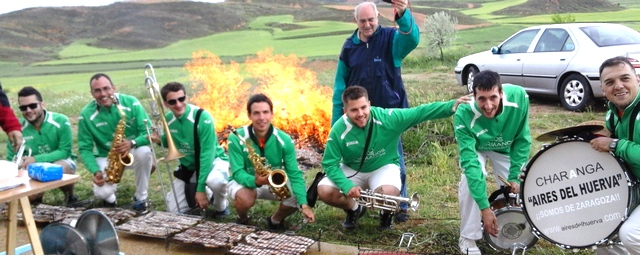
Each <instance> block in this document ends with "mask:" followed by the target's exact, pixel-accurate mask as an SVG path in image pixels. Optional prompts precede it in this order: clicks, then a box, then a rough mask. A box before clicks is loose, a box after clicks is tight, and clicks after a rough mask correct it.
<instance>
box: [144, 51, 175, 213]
mask: <svg viewBox="0 0 640 255" xmlns="http://www.w3.org/2000/svg"><path fill="white" fill-rule="evenodd" d="M144 75H145V79H144V85H145V88H146V89H147V92H148V94H149V97H151V102H149V106H150V109H151V118H152V119H153V121H154V124H152V126H151V129H153V131H156V132H157V133H158V135H159V136H160V137H162V133H163V132H164V134H165V137H166V140H167V144H166V145H167V146H166V155H165V156H164V157H162V158H160V159H157V158H156V154H155V152H156V150H155V145H154V142H153V141H151V131H150V130H149V129H147V137H148V139H149V144H150V146H151V150H152V153H151V155H153V156H152V157H153V161H154V162H155V163H156V164H157V163H158V162H159V161H162V162H165V165H166V167H167V169H171V168H170V166H169V161H172V160H176V159H179V158H182V157H184V154H182V153H180V151H178V150H177V149H176V146H175V144H174V142H173V138H172V137H171V132H170V131H169V125H168V124H167V120H166V119H165V112H164V107H163V106H162V96H161V95H160V88H159V87H160V86H159V85H158V82H157V80H156V73H155V71H154V70H153V66H152V65H151V64H149V63H147V64H146V65H145V67H144ZM145 125H146V121H145ZM160 142H161V143H162V139H160ZM161 147H163V148H164V147H165V146H164V144H161ZM158 170H159V169H158ZM161 173H162V171H160V170H159V171H158V180H159V181H160V188H161V189H162V197H163V198H164V201H165V205H166V201H167V197H166V196H167V195H166V194H167V193H166V191H165V188H164V181H163V178H162V174H161ZM169 184H170V185H171V191H172V192H171V193H173V198H174V199H175V202H176V207H177V209H178V212H180V205H179V203H178V196H177V195H176V190H175V188H174V186H173V177H172V175H171V172H169Z"/></svg>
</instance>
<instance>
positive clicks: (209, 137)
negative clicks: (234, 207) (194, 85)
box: [152, 82, 229, 218]
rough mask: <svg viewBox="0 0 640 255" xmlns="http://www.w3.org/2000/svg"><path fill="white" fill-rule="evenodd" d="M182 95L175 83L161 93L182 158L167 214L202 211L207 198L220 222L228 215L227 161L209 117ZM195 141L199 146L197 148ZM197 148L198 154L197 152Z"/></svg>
mask: <svg viewBox="0 0 640 255" xmlns="http://www.w3.org/2000/svg"><path fill="white" fill-rule="evenodd" d="M185 91H186V90H185V87H184V85H182V84H181V83H178V82H170V83H167V84H166V85H164V86H163V87H162V89H161V90H160V94H161V96H162V100H163V102H164V106H165V107H166V108H168V109H169V110H171V111H170V112H169V113H167V114H166V116H165V119H166V121H167V125H168V126H169V130H170V132H171V137H172V140H173V143H174V144H175V146H176V148H177V150H178V151H179V152H181V153H182V154H183V155H185V156H184V157H182V158H180V159H179V160H180V166H179V167H178V169H177V170H176V172H174V175H175V176H176V177H177V178H176V179H175V180H174V182H173V189H174V191H175V194H176V196H175V197H174V195H173V193H169V194H167V196H166V199H167V201H166V202H167V211H169V212H186V211H188V210H189V209H192V208H194V207H198V208H201V209H205V208H207V206H209V197H211V196H213V203H214V205H213V209H214V210H215V212H214V216H215V217H216V218H222V217H225V216H227V215H228V214H229V210H228V208H227V204H228V202H227V179H228V178H229V158H228V157H227V155H226V154H225V153H224V149H223V148H222V147H221V146H220V144H219V143H218V137H217V136H216V128H215V126H214V121H213V118H212V117H211V114H209V113H208V112H207V111H205V110H204V109H201V108H199V107H197V106H195V105H192V104H189V97H188V96H187V94H186V93H185ZM199 111H200V116H198V112H199ZM195 121H198V122H197V123H196V122H195ZM194 126H195V127H197V133H194V131H195V130H194ZM155 134H156V133H155V132H154V135H155ZM196 139H197V140H196ZM152 140H153V141H154V142H156V141H157V142H160V140H158V139H157V136H155V137H154V136H153V135H152ZM196 141H198V143H199V145H198V146H196ZM162 144H163V145H165V146H167V136H166V134H164V135H163V136H162ZM198 148H199V151H196V149H198ZM196 155H197V156H198V158H196ZM172 192H173V191H172ZM176 197H177V199H178V201H177V205H176V201H175V200H176Z"/></svg>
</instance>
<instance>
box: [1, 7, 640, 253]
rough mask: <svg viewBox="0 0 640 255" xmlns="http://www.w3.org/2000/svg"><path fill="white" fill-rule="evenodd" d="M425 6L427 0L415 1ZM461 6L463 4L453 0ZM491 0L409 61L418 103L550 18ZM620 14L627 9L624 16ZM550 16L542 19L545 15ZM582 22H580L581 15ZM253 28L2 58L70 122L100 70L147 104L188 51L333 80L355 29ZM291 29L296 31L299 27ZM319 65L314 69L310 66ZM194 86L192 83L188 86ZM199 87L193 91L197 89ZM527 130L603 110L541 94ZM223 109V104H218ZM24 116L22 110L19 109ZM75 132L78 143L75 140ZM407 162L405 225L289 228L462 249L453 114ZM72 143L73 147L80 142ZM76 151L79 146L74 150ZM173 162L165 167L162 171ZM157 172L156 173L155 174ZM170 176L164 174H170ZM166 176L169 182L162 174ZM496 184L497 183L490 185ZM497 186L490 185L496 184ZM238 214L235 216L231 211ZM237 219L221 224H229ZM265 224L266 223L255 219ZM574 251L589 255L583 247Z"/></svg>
mask: <svg viewBox="0 0 640 255" xmlns="http://www.w3.org/2000/svg"><path fill="white" fill-rule="evenodd" d="M416 2H419V3H420V4H424V5H428V3H429V2H430V1H416ZM457 2H462V1H457ZM480 2H485V4H484V5H483V6H484V7H483V8H479V9H471V10H462V11H463V12H464V13H465V14H467V15H472V16H474V17H481V18H484V19H487V23H492V25H489V26H485V27H480V28H474V29H467V30H462V31H460V33H459V36H458V38H459V39H458V40H457V41H456V42H455V43H454V45H453V46H452V47H451V48H449V49H447V52H446V54H445V61H444V62H440V61H437V60H434V57H432V56H430V55H429V53H428V52H426V50H425V48H424V46H422V45H420V46H419V47H418V49H416V50H415V51H414V52H413V53H412V54H411V55H410V56H409V57H408V58H407V59H406V60H405V62H404V66H403V70H404V73H405V76H404V77H405V83H406V86H407V91H408V93H409V98H410V101H411V104H412V105H417V104H421V103H427V102H434V101H443V100H449V99H452V98H457V97H459V96H461V95H463V94H464V93H465V92H464V91H465V90H464V88H463V87H460V86H456V85H455V79H454V77H453V66H454V65H455V62H456V61H457V59H458V58H459V57H461V56H464V55H467V54H470V53H474V52H478V51H482V50H487V49H489V47H491V46H494V45H497V44H499V43H500V42H501V41H502V40H504V39H505V38H506V37H507V36H509V35H511V34H513V33H514V32H515V31H518V30H519V29H522V28H524V27H526V26H527V25H526V24H530V23H548V22H550V18H549V16H544V15H539V16H531V17H510V18H505V17H502V16H495V15H491V14H490V12H492V11H495V10H499V9H502V8H506V7H509V6H513V5H517V4H519V3H523V2H525V1H523V0H506V1H480ZM615 2H619V3H620V4H621V5H625V6H628V7H636V8H638V7H637V4H635V1H631V0H626V1H624V0H620V1H615ZM637 12H638V9H630V10H626V11H622V12H609V13H592V14H572V15H573V16H574V17H576V19H577V20H578V21H615V22H622V23H625V24H629V25H630V26H631V27H634V28H636V29H638V28H639V27H638V25H636V24H637V23H627V22H628V21H632V18H633V17H637V14H638V13H637ZM621 13H622V14H624V15H621ZM545 19H546V21H545ZM583 19H584V20H583ZM250 27H251V28H252V29H251V30H246V31H233V32H226V33H220V34H215V35H211V36H207V37H203V38H199V39H194V40H185V41H181V42H178V43H175V44H173V45H169V46H167V47H165V48H161V49H149V50H142V51H125V50H110V49H101V48H95V47H90V46H87V45H86V44H85V43H84V42H82V41H80V42H76V43H74V44H72V45H70V46H68V47H67V48H65V49H63V50H62V51H61V52H60V53H59V60H56V61H48V62H42V63H36V64H34V65H30V66H22V65H19V64H15V63H6V62H3V63H0V76H2V77H3V78H2V85H3V88H4V89H5V90H7V91H8V95H9V97H10V98H11V99H12V105H13V106H14V108H17V107H15V106H16V101H15V99H16V92H17V91H18V89H19V88H20V87H22V86H26V85H30V86H34V87H36V88H38V89H40V90H41V91H42V92H43V95H44V100H45V101H46V102H47V108H48V109H49V110H51V111H56V112H61V113H64V114H66V115H68V116H69V117H71V120H72V125H73V126H74V127H75V126H76V125H77V116H78V112H79V111H80V109H81V108H82V107H83V106H84V105H85V104H86V103H88V102H89V101H90V100H92V98H91V96H90V94H89V90H88V82H89V81H88V79H89V77H90V76H91V75H92V74H94V73H95V72H106V73H108V74H109V75H110V76H111V77H112V78H113V81H114V83H115V84H116V86H117V89H118V91H119V92H122V93H126V94H131V95H134V96H137V97H138V98H140V99H141V100H142V101H144V103H145V105H146V103H147V101H149V100H148V99H147V96H146V91H145V90H144V87H143V83H144V73H143V67H144V64H145V63H147V62H151V63H152V64H153V65H154V67H155V68H156V75H157V78H158V81H159V82H160V83H166V82H168V81H179V82H183V83H185V84H190V83H191V80H190V76H189V73H188V72H187V71H186V70H185V69H184V68H183V67H182V66H183V65H184V63H186V62H187V61H189V60H190V59H191V53H192V52H194V51H196V50H201V49H206V50H210V51H211V52H213V53H216V54H218V55H220V56H221V58H222V59H223V60H224V61H225V62H228V61H231V60H234V61H238V62H242V61H244V58H245V56H249V55H253V54H255V53H256V52H257V51H259V50H264V49H265V48H267V47H270V48H273V49H274V54H295V55H297V56H304V57H307V58H308V59H309V60H317V59H327V58H328V59H331V60H332V61H333V62H329V63H324V62H325V61H318V62H321V63H324V64H322V65H321V66H323V67H322V68H317V67H316V68H315V69H312V70H313V71H315V72H316V75H317V77H318V84H319V85H325V86H332V84H333V79H334V75H335V70H334V68H335V66H336V63H335V59H337V56H338V53H339V49H340V47H341V45H342V42H343V40H344V39H345V38H346V37H347V36H348V34H350V33H351V32H352V31H353V29H354V25H353V24H350V23H345V22H335V21H309V22H295V21H294V20H293V19H292V17H291V16H288V15H281V16H268V17H267V16H265V17H260V18H258V19H256V20H255V21H254V23H251V25H250ZM293 28H295V29H293ZM311 66H313V65H311ZM188 87H189V86H188ZM197 92H198V91H190V94H192V95H193V94H195V93H197ZM531 109H532V110H531V116H530V126H531V130H532V136H533V137H536V136H538V135H540V134H542V133H545V132H548V131H550V130H554V129H558V128H564V127H568V126H573V125H576V124H578V123H581V122H584V121H588V120H602V119H603V118H604V111H603V109H602V107H594V108H592V109H590V110H589V111H586V112H583V113H574V112H567V111H565V110H563V108H562V107H561V106H560V105H559V102H556V101H553V100H546V99H544V98H532V108H531ZM220 110H224V109H220ZM18 114H19V113H18ZM75 137H76V136H75V134H74V139H75ZM403 139H404V141H405V153H406V159H407V167H408V180H409V189H410V192H418V193H419V194H420V195H421V196H422V202H421V206H420V209H419V210H418V211H417V212H414V213H412V218H411V220H410V221H409V222H407V223H401V224H397V225H396V226H395V228H394V230H392V231H390V232H383V233H381V232H378V231H376V230H375V227H376V226H377V224H378V221H377V219H376V218H375V216H376V214H375V213H369V214H367V216H366V217H364V218H363V219H362V220H361V225H362V226H361V228H360V229H359V230H358V231H357V232H355V233H350V232H345V231H343V230H342V228H341V226H340V223H341V222H342V220H343V219H344V212H342V211H341V210H337V209H334V208H331V207H329V206H327V205H325V204H323V203H321V202H320V203H319V205H318V206H317V208H316V209H315V212H316V215H317V220H318V221H317V222H316V223H314V224H309V225H306V226H303V225H301V216H300V215H299V214H295V215H293V216H292V217H291V218H290V219H288V223H289V225H291V226H292V227H294V228H296V227H301V229H300V230H299V231H298V234H300V235H304V236H308V237H312V238H317V237H318V234H319V232H322V235H321V238H320V239H321V241H325V242H331V243H341V244H349V245H361V246H363V247H372V248H378V249H385V250H392V249H393V247H395V246H397V243H396V242H397V241H398V240H399V238H400V237H401V236H402V233H404V232H411V233H415V234H416V238H415V240H414V242H413V245H412V246H411V250H412V251H415V252H422V253H430V254H456V253H457V238H458V227H459V215H458V205H457V189H458V186H457V184H458V181H459V179H460V171H459V169H458V166H457V165H458V159H457V146H456V144H455V142H454V138H453V127H452V120H451V119H450V118H449V119H443V120H438V121H430V122H426V123H423V124H420V125H418V126H416V127H415V128H413V129H411V130H410V131H408V132H406V133H405V134H404V135H403ZM4 143H6V136H0V155H6V151H5V145H4ZM74 146H76V144H75V142H74ZM542 146H543V144H542V143H540V142H537V141H534V143H533V144H532V152H531V156H533V155H535V154H536V153H537V152H538V151H539V150H540V148H541V147H542ZM74 151H75V152H76V154H77V148H74ZM169 169H170V168H166V167H165V166H164V165H162V166H161V171H169ZM318 170H320V169H311V170H309V171H307V172H306V173H305V176H306V179H307V181H308V182H309V181H310V178H311V177H312V176H313V175H314V174H315V172H316V171H318ZM78 173H79V174H80V175H82V177H83V181H81V182H80V183H79V184H78V185H77V186H76V194H77V195H79V196H80V198H81V199H90V198H91V197H92V190H91V183H90V176H89V173H88V171H86V170H85V168H84V166H83V165H82V164H79V170H78ZM154 175H157V174H154ZM165 178H166V174H165ZM123 179H124V181H123V182H122V184H121V185H120V186H119V190H118V196H119V197H120V198H121V199H119V202H120V203H121V205H122V206H125V205H126V203H127V202H128V200H127V198H129V197H131V196H132V194H133V192H134V189H135V188H134V187H133V184H132V182H131V181H130V180H132V179H133V175H132V173H131V171H127V172H126V174H125V177H124V178H123ZM150 181H151V184H150V189H149V194H151V197H150V199H151V201H152V203H153V208H154V209H157V210H163V209H164V203H163V201H162V196H161V193H162V192H161V186H160V181H159V180H158V176H152V177H151V180H150ZM165 181H166V180H165ZM491 188H495V187H494V186H491ZM491 191H492V190H491ZM45 202H46V203H49V204H61V203H62V194H61V192H59V191H58V190H55V191H51V192H48V194H47V196H46V198H45ZM275 207H276V204H275V203H274V202H261V203H258V205H257V206H256V207H255V208H254V209H253V210H252V212H251V216H252V217H253V218H254V219H260V218H264V217H266V216H267V215H269V214H270V213H271V212H272V211H273V210H274V209H275ZM232 215H233V214H232ZM234 220H235V218H234V217H229V218H228V219H226V220H224V221H227V222H233V221H234ZM258 226H259V227H265V223H264V222H258ZM480 245H481V249H482V250H483V252H485V254H504V253H505V252H500V251H493V250H492V249H491V248H490V247H489V246H488V245H487V244H486V243H484V242H481V244H480ZM527 253H528V254H568V253H573V252H571V251H565V250H561V249H559V248H557V247H555V246H554V245H552V244H551V243H549V242H547V241H544V240H540V241H539V242H538V244H537V245H536V246H535V247H533V248H532V249H531V250H529V251H528V252H527ZM578 254H589V252H587V251H581V252H578Z"/></svg>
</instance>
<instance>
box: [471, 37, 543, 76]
mask: <svg viewBox="0 0 640 255" xmlns="http://www.w3.org/2000/svg"><path fill="white" fill-rule="evenodd" d="M539 31H540V29H528V30H522V31H520V32H518V33H516V34H515V35H513V36H511V37H510V38H509V39H507V40H506V41H504V42H503V43H502V44H501V45H500V47H499V48H498V51H497V52H494V54H493V55H492V58H491V59H490V60H488V61H486V64H485V65H484V69H490V70H493V71H495V72H498V74H500V80H501V81H502V83H512V84H516V85H522V59H523V58H526V57H527V54H529V53H527V51H528V50H529V48H530V46H531V43H532V42H533V39H534V38H536V35H537V34H538V32H539Z"/></svg>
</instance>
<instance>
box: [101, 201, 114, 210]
mask: <svg viewBox="0 0 640 255" xmlns="http://www.w3.org/2000/svg"><path fill="white" fill-rule="evenodd" d="M102 207H107V208H115V207H116V202H113V203H109V202H107V201H106V200H103V201H102Z"/></svg>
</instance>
